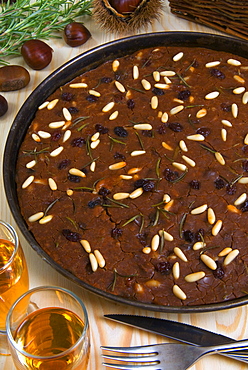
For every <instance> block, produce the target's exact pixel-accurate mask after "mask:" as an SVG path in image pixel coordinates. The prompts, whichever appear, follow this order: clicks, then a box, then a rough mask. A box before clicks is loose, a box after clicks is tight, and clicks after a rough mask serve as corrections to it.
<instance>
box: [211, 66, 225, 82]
mask: <svg viewBox="0 0 248 370" xmlns="http://www.w3.org/2000/svg"><path fill="white" fill-rule="evenodd" d="M210 74H211V76H213V77H217V78H219V79H220V80H223V79H224V78H226V76H225V74H224V73H223V72H221V71H220V70H219V69H217V68H212V69H211V70H210Z"/></svg>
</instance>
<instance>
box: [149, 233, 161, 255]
mask: <svg viewBox="0 0 248 370" xmlns="http://www.w3.org/2000/svg"><path fill="white" fill-rule="evenodd" d="M159 243H160V238H159V235H158V234H156V235H154V236H153V238H152V240H151V249H152V251H154V252H155V251H156V250H157V249H158V247H159Z"/></svg>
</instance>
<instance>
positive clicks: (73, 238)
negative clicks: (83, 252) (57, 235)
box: [62, 229, 82, 242]
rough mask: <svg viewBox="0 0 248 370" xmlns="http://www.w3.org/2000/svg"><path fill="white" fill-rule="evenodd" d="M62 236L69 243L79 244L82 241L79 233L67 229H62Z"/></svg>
mask: <svg viewBox="0 0 248 370" xmlns="http://www.w3.org/2000/svg"><path fill="white" fill-rule="evenodd" d="M62 234H63V235H64V237H65V238H66V239H67V240H69V241H70V242H79V241H80V240H81V239H82V237H81V235H80V234H79V233H76V232H73V231H71V230H69V229H63V230H62Z"/></svg>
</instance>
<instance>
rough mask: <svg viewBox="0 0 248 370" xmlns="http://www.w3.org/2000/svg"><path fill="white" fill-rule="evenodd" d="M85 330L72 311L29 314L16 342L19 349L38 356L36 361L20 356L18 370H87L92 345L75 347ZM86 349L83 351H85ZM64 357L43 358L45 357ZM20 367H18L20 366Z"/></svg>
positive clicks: (56, 309) (50, 309) (17, 333)
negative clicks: (55, 356)
mask: <svg viewBox="0 0 248 370" xmlns="http://www.w3.org/2000/svg"><path fill="white" fill-rule="evenodd" d="M83 329H84V323H83V321H82V320H81V319H80V318H79V317H78V316H77V315H75V314H74V313H73V312H72V311H69V310H66V309H63V308H62V309H61V308H50V307H49V308H42V309H39V310H37V311H34V312H32V313H31V314H29V315H28V316H27V317H26V318H25V320H24V321H23V322H22V323H21V324H20V325H19V327H18V328H17V330H16V332H15V335H14V339H15V341H16V343H17V346H18V348H19V350H24V351H26V352H28V353H29V354H32V355H35V356H38V357H39V358H38V359H33V358H30V357H27V356H24V355H19V356H18V357H19V358H18V359H15V365H16V367H17V369H19V370H23V369H29V370H37V369H39V370H86V368H87V363H88V357H89V342H88V339H86V342H84V344H83V345H82V346H81V345H77V346H75V348H72V349H71V350H69V351H68V352H67V353H66V354H64V353H62V352H64V351H66V350H68V349H69V348H70V347H72V346H73V345H74V344H75V343H76V341H77V340H78V339H79V338H80V336H81V334H82V332H83ZM82 347H83V348H82ZM60 353H61V356H59V357H57V358H50V359H44V358H43V359H42V357H43V356H51V357H52V356H54V355H59V354H60ZM18 364H19V365H18Z"/></svg>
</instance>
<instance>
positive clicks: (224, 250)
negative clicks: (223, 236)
mask: <svg viewBox="0 0 248 370" xmlns="http://www.w3.org/2000/svg"><path fill="white" fill-rule="evenodd" d="M231 251H232V248H230V247H226V248H224V249H222V251H220V253H219V254H218V257H225V256H226V255H228V254H229V253H230V252H231Z"/></svg>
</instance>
